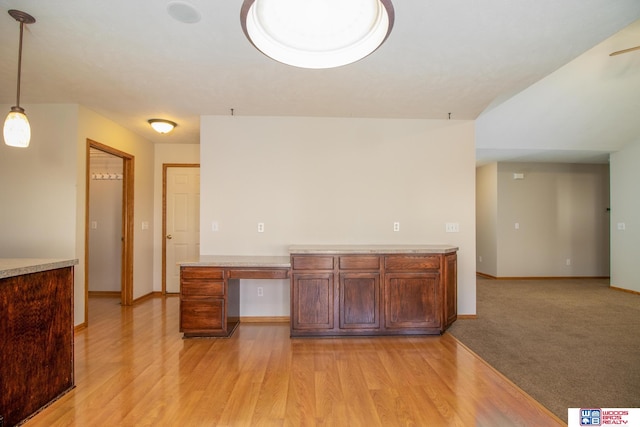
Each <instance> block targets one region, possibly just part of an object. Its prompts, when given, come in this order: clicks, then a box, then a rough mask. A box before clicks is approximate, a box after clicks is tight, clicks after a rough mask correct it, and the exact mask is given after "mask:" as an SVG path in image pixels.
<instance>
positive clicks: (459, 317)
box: [457, 314, 478, 319]
mask: <svg viewBox="0 0 640 427" xmlns="http://www.w3.org/2000/svg"><path fill="white" fill-rule="evenodd" d="M457 317H458V319H477V318H478V315H477V314H458V316H457Z"/></svg>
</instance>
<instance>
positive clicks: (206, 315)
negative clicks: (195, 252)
mask: <svg viewBox="0 0 640 427" xmlns="http://www.w3.org/2000/svg"><path fill="white" fill-rule="evenodd" d="M239 293H240V288H239V283H238V281H237V280H235V281H234V280H225V270H224V269H223V268H210V267H182V268H181V269H180V332H183V333H184V336H185V337H192V336H213V337H215V336H222V337H226V336H229V335H231V333H233V330H234V329H235V328H236V327H237V326H238V323H239V321H240V313H239V311H240V307H239V304H238V303H237V302H239V300H240V299H239Z"/></svg>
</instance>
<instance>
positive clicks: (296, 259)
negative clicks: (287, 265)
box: [291, 255, 333, 270]
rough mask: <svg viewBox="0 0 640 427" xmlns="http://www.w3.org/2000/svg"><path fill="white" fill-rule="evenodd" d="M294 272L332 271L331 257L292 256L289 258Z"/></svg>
mask: <svg viewBox="0 0 640 427" xmlns="http://www.w3.org/2000/svg"><path fill="white" fill-rule="evenodd" d="M291 268H293V269H294V270H333V257H332V256H310V255H294V256H293V257H291Z"/></svg>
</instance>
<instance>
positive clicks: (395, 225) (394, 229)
mask: <svg viewBox="0 0 640 427" xmlns="http://www.w3.org/2000/svg"><path fill="white" fill-rule="evenodd" d="M393 231H400V223H399V222H394V223H393Z"/></svg>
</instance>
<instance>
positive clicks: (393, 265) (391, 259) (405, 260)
mask: <svg viewBox="0 0 640 427" xmlns="http://www.w3.org/2000/svg"><path fill="white" fill-rule="evenodd" d="M384 267H385V269H386V270H388V271H393V270H435V269H438V268H440V256H438V255H388V256H386V257H385V258H384Z"/></svg>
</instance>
